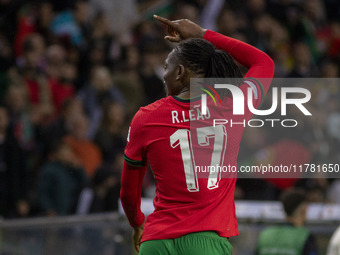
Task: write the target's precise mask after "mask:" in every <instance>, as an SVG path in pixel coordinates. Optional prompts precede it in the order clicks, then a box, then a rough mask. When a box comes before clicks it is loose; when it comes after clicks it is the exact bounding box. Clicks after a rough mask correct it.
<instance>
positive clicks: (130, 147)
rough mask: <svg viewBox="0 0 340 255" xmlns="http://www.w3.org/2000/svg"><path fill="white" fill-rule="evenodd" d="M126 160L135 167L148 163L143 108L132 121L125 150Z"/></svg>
mask: <svg viewBox="0 0 340 255" xmlns="http://www.w3.org/2000/svg"><path fill="white" fill-rule="evenodd" d="M124 160H125V161H126V163H128V164H129V165H131V166H134V167H141V166H144V165H145V164H146V150H145V133H144V126H143V114H142V111H141V110H139V111H138V112H137V113H136V114H135V116H134V117H133V119H132V121H131V124H130V127H129V132H128V137H127V145H126V147H125V151H124Z"/></svg>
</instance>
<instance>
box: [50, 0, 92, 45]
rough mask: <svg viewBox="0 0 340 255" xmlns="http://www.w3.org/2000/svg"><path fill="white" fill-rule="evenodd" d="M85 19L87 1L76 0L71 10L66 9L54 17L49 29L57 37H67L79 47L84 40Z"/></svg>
mask: <svg viewBox="0 0 340 255" xmlns="http://www.w3.org/2000/svg"><path fill="white" fill-rule="evenodd" d="M87 19H88V3H87V1H85V0H77V1H75V3H74V6H73V9H72V11H69V10H66V11H64V12H62V13H60V14H59V15H57V16H56V17H55V18H54V20H53V21H52V24H51V27H50V29H51V30H52V31H53V33H54V34H55V35H57V36H58V37H66V38H69V40H70V42H71V43H72V44H73V45H75V46H78V47H79V46H81V45H82V44H83V43H84V42H85V41H84V40H85V38H84V36H85V34H86V32H85V31H86V24H87Z"/></svg>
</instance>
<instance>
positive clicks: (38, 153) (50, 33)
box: [0, 0, 340, 218]
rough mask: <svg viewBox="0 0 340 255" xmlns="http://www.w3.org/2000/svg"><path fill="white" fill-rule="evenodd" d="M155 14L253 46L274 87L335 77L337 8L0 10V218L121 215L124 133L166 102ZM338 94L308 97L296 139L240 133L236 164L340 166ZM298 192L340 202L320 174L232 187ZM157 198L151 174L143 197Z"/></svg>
mask: <svg viewBox="0 0 340 255" xmlns="http://www.w3.org/2000/svg"><path fill="white" fill-rule="evenodd" d="M154 13H157V14H159V15H164V16H166V17H168V18H170V19H180V18H188V19H191V20H192V21H194V22H196V23H198V24H200V25H201V26H202V27H205V28H209V29H212V30H215V31H218V32H220V33H222V34H225V35H228V36H231V37H233V38H236V39H239V40H242V41H245V42H247V43H250V44H252V45H254V46H255V47H257V48H259V49H261V50H263V51H265V52H266V53H268V54H269V55H270V56H271V57H272V58H273V60H274V62H275V65H276V69H275V77H282V78H283V77H293V78H307V77H320V78H337V77H339V64H340V19H339V17H340V2H339V1H336V0H324V1H321V0H305V1H304V0H239V1H232V0H230V1H223V0H173V1H163V0H124V1H120V0H110V1H108V0H67V1H66V0H30V1H24V0H0V102H1V103H0V215H1V216H3V217H6V218H14V217H28V216H37V215H48V216H53V215H68V214H75V213H76V214H87V213H98V212H108V211H114V210H117V208H118V198H119V190H120V173H121V169H122V164H123V157H122V154H123V151H124V147H125V144H126V136H127V131H128V126H129V123H130V121H131V119H132V117H133V115H134V113H135V112H136V111H137V110H138V109H139V107H140V106H143V105H147V104H149V103H152V102H154V101H156V100H158V99H160V98H162V97H164V96H165V92H164V87H163V86H164V85H163V79H162V75H163V62H164V59H165V58H166V56H167V54H168V53H169V51H170V50H171V48H172V47H173V45H171V44H170V43H168V42H165V41H164V40H163V37H164V35H165V30H164V27H163V26H162V25H161V24H157V23H156V22H154V20H153V19H152V14H154ZM339 85H340V84H339V82H338V83H336V82H332V83H330V84H328V85H327V86H321V85H320V84H313V85H311V86H310V88H308V89H309V90H310V91H311V93H312V100H311V101H312V104H311V107H312V108H313V118H310V119H307V118H302V117H301V116H300V115H299V113H294V112H292V114H293V115H294V116H295V118H296V119H299V120H300V119H301V122H300V123H299V128H296V129H293V132H292V131H290V130H289V131H288V130H284V129H275V132H276V133H275V134H274V135H273V130H274V129H270V128H258V129H254V128H252V129H249V128H248V129H246V131H245V134H244V137H243V141H242V144H241V149H240V156H239V160H240V162H242V161H243V160H248V161H249V159H254V158H256V157H257V155H256V153H257V152H258V151H259V150H260V151H262V152H265V151H266V150H271V149H273V148H285V147H284V146H286V147H287V146H288V147H287V148H288V150H289V148H291V147H290V146H293V145H292V144H289V142H292V141H294V143H295V145H296V144H297V143H298V146H299V147H298V148H299V150H300V151H297V154H299V153H301V154H303V155H305V156H304V160H305V161H304V162H307V163H311V162H314V163H333V164H335V163H340V149H339V148H340V87H339ZM267 98H268V97H267ZM269 99H270V98H269ZM269 101H270V100H269ZM265 103H266V102H265ZM300 124H301V125H300ZM287 131H288V132H287ZM278 132H279V133H278ZM278 134H279V135H278ZM287 141H288V145H287ZM283 142H284V145H282V143H283ZM280 146H281V147H280ZM282 146H283V147H282ZM296 146H297V145H296ZM262 154H263V153H262ZM249 182H251V184H252V185H249ZM294 185H295V186H300V187H303V188H304V189H306V190H308V191H310V192H309V194H310V198H309V199H310V201H313V202H336V203H340V196H339V195H338V194H339V192H340V182H339V180H336V179H331V178H328V177H327V176H320V178H313V179H299V180H295V181H288V182H286V183H282V182H270V181H266V180H261V179H255V180H254V179H252V180H248V179H240V180H239V181H238V185H237V189H236V193H235V196H236V198H238V199H260V200H263V199H277V197H278V196H279V193H280V192H281V190H282V189H285V188H287V187H290V186H294ZM153 192H154V186H153V180H152V174H149V175H147V176H146V180H145V183H144V190H143V195H144V196H151V197H152V196H153Z"/></svg>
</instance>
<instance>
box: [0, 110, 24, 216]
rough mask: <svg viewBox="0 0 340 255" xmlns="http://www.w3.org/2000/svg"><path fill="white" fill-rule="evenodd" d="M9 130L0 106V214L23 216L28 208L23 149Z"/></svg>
mask: <svg viewBox="0 0 340 255" xmlns="http://www.w3.org/2000/svg"><path fill="white" fill-rule="evenodd" d="M10 131H11V130H9V116H8V112H7V109H6V108H5V107H3V106H0V215H1V216H3V217H24V216H27V215H28V213H29V210H30V206H29V203H28V197H27V190H28V182H27V179H28V178H27V167H26V164H25V161H24V157H23V150H22V149H21V148H20V146H19V143H18V141H17V140H16V139H15V137H14V136H13V133H12V132H10Z"/></svg>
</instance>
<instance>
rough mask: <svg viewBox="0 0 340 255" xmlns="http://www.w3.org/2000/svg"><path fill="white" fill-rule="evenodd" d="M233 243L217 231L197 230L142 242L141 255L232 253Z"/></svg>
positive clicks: (226, 254) (214, 254)
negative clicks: (168, 237)
mask: <svg viewBox="0 0 340 255" xmlns="http://www.w3.org/2000/svg"><path fill="white" fill-rule="evenodd" d="M231 250H232V247H231V244H230V243H229V241H228V239H227V238H225V237H220V236H219V235H218V234H217V233H216V232H210V231H209V232H196V233H191V234H188V235H185V236H181V237H179V238H174V239H162V240H150V241H145V242H143V243H142V244H141V246H140V250H139V255H231Z"/></svg>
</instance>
